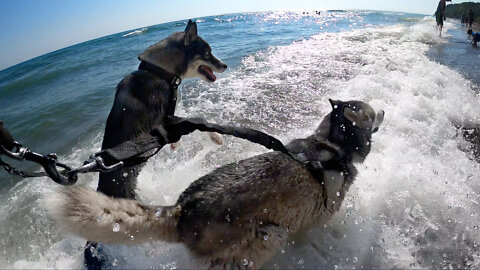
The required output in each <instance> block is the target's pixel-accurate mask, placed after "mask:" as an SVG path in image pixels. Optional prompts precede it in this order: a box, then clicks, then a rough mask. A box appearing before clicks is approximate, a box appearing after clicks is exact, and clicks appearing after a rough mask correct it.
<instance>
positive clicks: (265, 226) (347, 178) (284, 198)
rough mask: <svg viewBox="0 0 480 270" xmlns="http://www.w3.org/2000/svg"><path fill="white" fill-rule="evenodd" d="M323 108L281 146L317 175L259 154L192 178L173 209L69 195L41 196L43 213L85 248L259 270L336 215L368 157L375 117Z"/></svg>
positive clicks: (350, 108) (365, 111) (347, 106)
mask: <svg viewBox="0 0 480 270" xmlns="http://www.w3.org/2000/svg"><path fill="white" fill-rule="evenodd" d="M330 102H331V104H332V108H333V109H332V111H331V113H330V114H328V115H327V116H325V117H324V118H323V120H322V122H321V124H320V126H319V127H318V129H317V130H316V131H315V132H314V134H312V135H311V136H309V137H307V138H304V139H297V140H294V141H292V142H291V143H289V144H288V145H287V149H288V150H289V151H290V152H291V153H292V155H295V156H297V157H303V158H304V159H305V160H306V161H315V162H319V163H321V164H322V166H323V167H322V166H320V167H319V169H318V170H319V171H320V172H321V174H318V173H317V174H312V173H311V170H309V168H308V167H307V166H305V165H304V164H302V163H301V162H299V161H298V160H296V159H293V158H292V157H291V156H289V155H287V154H285V153H282V152H268V153H265V154H262V155H258V156H254V157H251V158H248V159H245V160H241V161H239V162H236V163H232V164H228V165H225V166H222V167H220V168H218V169H216V170H214V171H213V172H211V173H209V174H207V175H205V176H203V177H201V178H199V179H197V180H196V181H194V182H193V183H192V184H191V185H190V186H189V187H188V188H187V189H186V190H185V191H184V192H183V193H182V194H181V195H180V197H179V198H178V201H177V203H176V204H175V205H173V206H158V207H153V206H147V205H144V204H141V203H139V202H137V201H134V200H127V199H114V198H110V197H107V196H105V195H103V194H101V193H98V192H95V191H93V190H89V189H85V188H79V187H73V188H65V189H63V190H62V191H61V192H59V193H56V194H54V195H52V196H51V197H50V199H49V212H50V214H51V215H52V216H53V217H54V218H55V219H56V220H57V221H58V222H59V223H60V224H62V225H63V226H64V228H65V229H66V230H67V231H69V232H71V233H75V234H77V235H79V236H81V237H84V238H87V239H88V240H91V241H97V242H102V243H110V244H133V243H140V242H145V241H153V240H161V241H168V242H181V243H184V244H185V245H186V246H187V247H188V249H189V250H190V252H191V253H192V254H193V255H194V256H195V257H197V258H198V259H199V260H200V261H201V262H203V263H207V264H208V265H209V266H210V267H220V268H235V269H237V268H240V269H242V268H258V267H260V266H262V264H264V263H265V262H266V261H268V260H269V259H270V258H271V257H272V256H273V255H274V254H275V253H276V252H278V251H279V250H280V249H281V248H282V247H283V246H284V245H285V244H286V241H287V238H288V237H289V236H290V235H292V234H295V233H298V232H302V231H305V230H307V229H308V228H309V227H311V226H315V225H318V224H322V223H324V222H326V221H327V220H328V219H329V218H330V217H331V216H332V215H333V214H334V213H335V212H336V211H337V210H338V209H339V208H340V206H341V205H342V201H343V199H344V197H345V195H346V192H347V191H348V189H349V187H350V185H351V184H352V183H353V181H354V179H355V176H356V174H357V171H356V169H355V166H354V163H355V162H362V161H363V160H364V159H365V158H366V156H367V155H368V153H369V152H370V148H371V136H372V133H374V132H375V131H376V130H378V127H379V125H380V124H381V122H382V121H383V115H384V113H383V111H380V112H378V113H377V114H375V112H374V110H373V109H372V108H371V107H370V106H369V105H368V104H366V103H364V102H360V101H348V102H342V101H333V100H331V101H330ZM317 172H318V171H317ZM314 175H316V176H314ZM319 175H321V176H319ZM112 228H116V229H118V230H117V232H115V230H112Z"/></svg>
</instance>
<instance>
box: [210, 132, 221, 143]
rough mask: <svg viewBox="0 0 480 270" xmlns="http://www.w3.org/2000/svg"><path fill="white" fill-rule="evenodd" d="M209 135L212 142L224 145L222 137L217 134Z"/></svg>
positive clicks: (211, 133)
mask: <svg viewBox="0 0 480 270" xmlns="http://www.w3.org/2000/svg"><path fill="white" fill-rule="evenodd" d="M208 135H209V136H210V140H212V142H214V143H216V144H218V145H223V137H222V135H220V134H218V133H217V132H209V133H208Z"/></svg>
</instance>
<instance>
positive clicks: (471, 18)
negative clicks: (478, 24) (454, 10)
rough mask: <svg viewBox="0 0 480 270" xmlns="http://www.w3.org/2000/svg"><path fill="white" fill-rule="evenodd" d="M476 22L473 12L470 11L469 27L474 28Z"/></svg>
mask: <svg viewBox="0 0 480 270" xmlns="http://www.w3.org/2000/svg"><path fill="white" fill-rule="evenodd" d="M474 20H475V15H474V14H473V10H472V9H470V11H469V12H468V27H470V28H472V25H473V21H474Z"/></svg>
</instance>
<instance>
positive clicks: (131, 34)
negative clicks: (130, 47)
mask: <svg viewBox="0 0 480 270" xmlns="http://www.w3.org/2000/svg"><path fill="white" fill-rule="evenodd" d="M147 30H148V28H146V27H145V28H142V29H138V30H135V31H132V32H130V33H127V34H125V35H123V36H122V37H129V36H136V35H141V34H143V33H145V32H146V31H147Z"/></svg>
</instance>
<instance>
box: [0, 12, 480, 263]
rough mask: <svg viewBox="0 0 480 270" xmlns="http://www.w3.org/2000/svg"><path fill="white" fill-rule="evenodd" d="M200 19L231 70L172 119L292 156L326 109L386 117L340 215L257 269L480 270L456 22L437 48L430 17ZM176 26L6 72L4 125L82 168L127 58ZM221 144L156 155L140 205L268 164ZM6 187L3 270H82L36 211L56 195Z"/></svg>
mask: <svg viewBox="0 0 480 270" xmlns="http://www.w3.org/2000/svg"><path fill="white" fill-rule="evenodd" d="M195 20H196V21H197V23H198V27H199V35H200V36H202V37H203V38H204V39H205V40H207V41H208V42H209V43H210V45H211V47H212V49H213V54H214V55H216V56H217V57H218V58H220V59H222V60H223V61H224V62H225V63H226V64H228V66H229V69H228V70H227V71H226V72H225V73H224V74H220V75H219V76H218V80H217V82H215V83H214V84H210V83H206V82H203V81H200V80H198V79H197V80H188V81H185V82H183V83H182V85H181V87H180V88H179V97H180V100H179V102H178V107H177V112H176V114H177V115H181V116H202V117H206V118H207V119H209V120H211V121H213V122H217V123H224V124H236V125H244V126H249V127H254V128H257V129H260V130H263V131H266V132H268V133H270V134H272V135H275V136H277V137H278V138H280V139H281V140H282V141H283V142H288V141H289V140H291V139H294V138H299V137H305V136H307V135H309V134H311V133H312V132H313V130H314V129H315V128H316V126H317V125H318V124H319V122H320V119H321V118H322V117H323V116H324V115H325V114H327V113H328V112H329V110H330V107H329V103H328V98H334V99H344V100H348V99H359V100H364V101H366V102H369V103H370V104H371V105H372V106H373V107H374V108H376V109H383V110H385V112H386V116H385V121H384V124H383V126H382V127H381V129H380V131H379V132H378V133H377V134H375V136H374V144H373V147H372V152H371V153H370V155H369V156H368V158H367V160H366V162H365V163H364V164H361V165H358V169H359V172H360V173H359V176H358V178H357V179H356V181H355V183H354V185H353V187H352V188H351V190H350V192H349V193H348V194H347V197H346V201H345V202H344V204H343V206H342V208H341V210H340V211H339V212H338V213H337V214H336V215H335V216H334V218H333V219H332V220H331V221H330V222H329V223H328V224H326V225H325V226H323V227H319V228H313V229H311V230H310V231H308V232H306V233H305V234H302V235H298V236H297V237H295V238H293V239H290V240H289V244H288V245H287V246H286V247H285V250H283V251H282V252H280V253H279V254H277V255H276V256H275V258H273V259H272V260H271V261H270V262H269V263H268V265H267V266H266V268H282V269H285V268H289V269H297V268H305V269H312V268H319V267H322V268H338V269H346V268H348V269H354V268H355V269H362V268H472V269H474V268H480V229H479V226H480V212H479V207H480V205H479V203H480V164H479V163H478V162H477V161H476V160H475V158H474V154H473V153H472V151H471V149H472V145H471V142H469V141H467V140H465V138H464V136H462V134H461V132H460V131H459V129H458V127H465V126H466V127H478V126H480V113H479V106H480V97H479V95H478V86H477V83H478V80H476V79H475V78H476V77H475V76H476V73H475V72H472V66H475V65H476V63H478V59H477V58H478V52H477V51H476V50H474V49H472V48H470V47H469V45H468V44H466V36H464V35H463V32H464V30H463V29H459V26H457V24H456V22H454V21H452V22H447V23H446V26H445V28H446V30H447V33H446V34H445V35H444V36H446V38H440V37H438V33H437V32H436V31H435V22H434V19H433V18H431V17H424V16H421V15H414V14H404V13H392V12H374V11H330V12H322V13H321V14H320V15H316V14H315V13H314V12H310V14H303V13H302V12H298V13H294V12H267V13H248V14H229V15H222V16H211V17H205V18H197V19H195ZM185 26H186V21H178V22H172V23H166V24H160V25H156V26H146V27H143V28H140V29H132V30H131V31H127V32H123V33H118V34H115V35H111V36H107V37H103V38H100V39H96V40H92V41H88V42H85V43H82V44H78V45H75V46H72V47H68V48H65V49H62V50H59V51H56V52H53V53H50V54H47V55H44V56H41V57H38V58H35V59H33V60H30V61H27V62H25V63H22V64H20V65H17V66H14V67H12V68H9V69H6V70H3V71H0V119H2V120H4V122H5V123H6V125H7V127H8V128H9V129H10V130H11V132H12V134H14V136H15V138H16V139H17V140H18V141H20V142H22V143H23V144H25V145H27V146H29V147H30V148H31V149H33V150H36V151H39V152H44V153H47V152H56V153H58V154H59V156H60V159H61V160H63V161H65V162H66V163H67V164H70V165H73V166H78V165H80V164H81V162H82V161H83V160H85V159H86V158H87V157H88V156H89V155H90V154H91V153H93V152H95V151H98V150H99V149H100V144H101V139H102V136H103V129H104V124H105V121H106V118H107V115H108V112H109V110H110V108H111V105H112V102H113V97H114V94H115V86H116V84H117V83H118V82H119V81H120V80H121V79H122V78H123V76H125V75H127V74H129V73H130V72H132V71H134V70H135V69H136V68H137V65H138V64H139V62H138V60H137V55H138V54H139V53H140V52H142V51H143V50H144V49H145V48H146V47H147V46H149V45H151V44H153V43H155V42H157V41H159V40H161V39H163V38H165V37H167V36H168V35H169V34H170V33H172V32H175V31H182V30H183V29H184V28H185ZM464 42H465V43H464ZM462 44H463V45H462ZM462 46H463V47H462ZM462 48H466V49H465V50H467V53H468V54H470V56H469V57H467V58H468V59H469V60H471V61H469V63H468V64H462V63H463V62H462V61H463V60H462V58H461V57H459V55H463V54H464V53H465V52H464V51H462V50H464V49H462ZM475 57H476V58H475ZM472 59H475V60H472ZM224 139H225V144H224V145H223V146H216V145H214V144H212V143H211V142H210V141H209V139H208V136H207V135H206V134H202V133H198V132H195V133H193V134H192V135H189V136H185V137H183V138H182V140H181V146H180V149H179V150H178V151H176V152H172V151H170V149H168V147H165V149H162V151H160V152H159V154H158V155H156V156H155V157H154V158H152V159H151V160H149V162H148V163H147V165H146V166H145V168H144V169H143V171H142V172H141V174H140V176H139V184H138V194H139V199H140V200H142V201H143V202H145V203H149V204H156V205H158V204H161V205H165V204H172V203H174V202H175V201H176V199H177V197H178V195H179V194H180V193H181V192H182V191H183V190H184V189H185V188H186V187H187V186H188V185H189V184H190V183H191V182H193V181H194V180H195V179H196V178H198V177H199V176H201V175H204V174H205V173H208V172H210V171H212V170H213V169H214V168H216V167H218V166H221V165H223V164H227V163H230V162H234V161H237V160H240V159H243V158H247V157H251V156H254V155H256V154H260V153H263V152H265V151H266V150H265V149H264V148H262V147H260V146H257V145H252V144H249V143H247V142H246V141H242V140H239V139H236V138H232V137H225V138H224ZM17 164H18V163H17ZM19 165H20V166H22V167H23V168H31V169H35V168H36V167H35V166H31V165H24V164H19ZM96 179H97V175H96V174H88V175H82V176H81V177H80V179H79V181H78V185H81V186H87V187H90V188H95V187H96ZM0 180H1V181H0V216H1V217H2V218H1V219H0V235H1V236H2V237H0V268H16V269H25V268H29V269H32V268H41V269H44V268H81V267H82V260H83V246H84V243H85V240H84V239H81V238H78V237H75V236H72V235H69V234H66V233H64V232H62V231H61V230H60V229H59V228H58V227H57V226H56V224H54V223H53V221H52V220H50V218H49V217H48V216H47V214H46V210H45V207H44V205H43V200H42V198H43V197H44V195H45V194H47V193H49V192H53V191H54V190H55V188H56V187H57V186H58V185H57V184H55V183H54V182H53V181H51V180H49V179H47V178H40V179H30V180H20V179H18V178H13V177H10V176H8V175H6V174H4V173H3V172H2V173H1V174H0ZM105 248H106V250H107V253H108V254H109V256H110V257H111V258H112V260H111V264H112V265H111V268H142V269H146V268H155V269H174V268H191V267H194V266H196V264H197V262H195V261H193V260H192V258H191V256H190V255H189V254H188V251H187V250H186V249H185V248H184V247H183V246H182V245H180V244H166V243H162V242H155V243H149V244H144V245H136V246H129V247H126V246H106V247H105Z"/></svg>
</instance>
